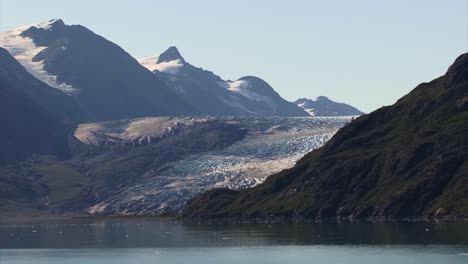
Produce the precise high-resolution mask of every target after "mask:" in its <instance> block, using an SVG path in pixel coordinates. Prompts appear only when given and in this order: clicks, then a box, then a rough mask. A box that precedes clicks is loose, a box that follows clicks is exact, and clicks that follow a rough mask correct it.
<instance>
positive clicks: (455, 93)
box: [183, 54, 468, 219]
mask: <svg viewBox="0 0 468 264" xmlns="http://www.w3.org/2000/svg"><path fill="white" fill-rule="evenodd" d="M467 91H468V54H464V55H462V56H460V57H459V58H458V59H457V60H456V62H455V63H454V64H453V65H452V66H451V67H450V69H449V70H448V72H447V74H446V75H444V76H443V77H440V78H438V79H435V80H433V81H431V82H429V83H423V84H421V85H419V86H418V87H416V88H415V89H414V90H413V91H412V92H410V93H409V94H408V95H406V96H405V97H403V98H401V99H400V100H399V101H398V102H397V103H395V104H394V105H392V106H388V107H383V108H381V109H378V110H376V111H374V112H372V113H370V114H368V115H364V116H361V117H359V118H357V119H356V120H354V121H353V122H352V123H351V124H349V125H347V126H345V127H344V128H342V129H341V130H340V131H339V132H338V133H337V134H336V135H335V136H334V137H333V138H332V139H331V140H330V141H329V142H328V143H327V144H326V145H325V146H324V147H322V148H321V149H319V150H316V151H313V152H311V153H310V154H308V155H306V156H305V157H304V158H303V159H301V160H300V161H299V162H298V163H297V164H296V166H295V167H293V168H291V169H289V170H285V171H283V172H281V173H279V174H276V175H273V176H270V177H269V178H268V179H267V180H266V182H265V183H263V184H261V185H259V186H256V187H254V188H252V189H248V190H241V191H233V190H226V189H215V190H211V191H208V192H207V193H205V194H203V195H201V196H199V197H197V198H195V199H193V200H191V201H190V202H189V203H188V205H187V207H186V209H185V211H184V214H183V216H184V217H186V218H195V219H200V218H201V219H218V218H263V219H264V218H294V219H303V218H325V217H337V216H339V217H353V218H382V217H387V218H388V217H389V218H407V217H409V218H412V217H447V216H449V217H457V216H461V217H467V216H468V162H467V157H468V140H467V135H468V122H467V120H468V112H467V111H460V109H464V107H465V106H464V105H465V103H464V99H463V100H461V101H460V98H465V96H466V93H467ZM457 101H459V102H460V103H459V107H458V108H457V107H456V102H457ZM460 107H461V108H460Z"/></svg>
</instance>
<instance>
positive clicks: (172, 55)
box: [156, 46, 185, 63]
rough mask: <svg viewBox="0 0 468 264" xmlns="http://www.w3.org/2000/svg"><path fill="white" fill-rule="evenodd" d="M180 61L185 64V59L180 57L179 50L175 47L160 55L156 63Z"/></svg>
mask: <svg viewBox="0 0 468 264" xmlns="http://www.w3.org/2000/svg"><path fill="white" fill-rule="evenodd" d="M175 60H180V62H182V63H185V60H184V58H183V57H182V55H180V52H179V50H178V49H177V48H176V47H175V46H171V47H169V48H168V49H167V50H166V51H164V52H163V53H161V55H159V57H158V60H157V62H156V63H162V62H170V61H175Z"/></svg>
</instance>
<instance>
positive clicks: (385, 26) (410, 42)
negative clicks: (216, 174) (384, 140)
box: [0, 0, 468, 112]
mask: <svg viewBox="0 0 468 264" xmlns="http://www.w3.org/2000/svg"><path fill="white" fill-rule="evenodd" d="M201 2H202V3H200V2H197V3H194V2H188V1H187V2H186V3H184V8H180V6H181V5H180V3H169V2H166V1H164V2H163V1H139V2H138V3H135V2H123V1H119V2H117V3H116V1H112V4H110V1H100V2H92V1H80V2H76V1H58V0H44V1H40V2H30V1H29V2H28V1H25V0H17V1H4V0H0V31H5V30H7V29H10V28H14V27H18V26H22V25H26V24H31V23H35V22H40V21H46V20H49V19H52V18H62V19H63V20H64V21H65V23H67V24H81V25H83V26H85V27H87V28H89V29H91V30H93V31H94V32H95V33H96V34H99V35H101V36H103V37H105V38H107V39H109V40H110V41H113V42H115V43H116V44H118V45H119V46H121V47H122V48H124V49H125V50H126V51H127V52H129V53H130V54H131V55H132V56H134V57H135V58H141V57H145V56H151V55H158V54H159V53H161V52H163V51H164V50H165V49H167V48H168V47H169V46H176V47H177V48H178V49H179V50H180V52H181V53H182V56H184V58H185V59H186V60H187V61H188V62H190V63H191V64H193V65H195V66H198V67H203V68H204V69H208V70H211V71H213V72H215V73H216V74H218V75H220V76H221V77H222V78H224V79H232V80H235V79H238V78H240V77H242V76H246V75H255V76H258V77H261V78H263V79H264V80H266V81H267V82H268V83H270V84H271V85H272V86H273V88H274V89H275V90H276V91H277V92H278V93H280V94H281V95H282V96H283V97H284V98H285V99H287V100H290V101H293V100H295V99H297V98H299V97H307V98H315V97H317V96H321V95H324V96H328V97H329V98H331V99H333V100H336V101H339V102H345V103H348V104H351V105H353V106H356V107H358V108H359V109H361V110H363V111H365V112H370V111H372V110H374V109H376V108H378V107H381V106H383V105H389V104H392V103H394V102H395V100H397V99H398V98H400V97H401V96H403V95H404V94H406V93H408V92H409V91H410V90H411V89H413V88H414V87H415V86H416V85H417V84H419V83H421V82H427V81H430V80H432V79H434V78H436V77H438V76H440V75H442V74H443V73H444V72H445V71H446V69H447V68H448V66H449V65H450V64H451V63H452V62H453V61H454V60H455V58H456V57H457V56H458V55H460V54H461V53H464V52H466V51H467V50H468V33H467V30H468V29H467V24H468V15H467V13H468V5H467V2H466V1H463V0H455V1H450V3H447V2H444V1H420V0H418V1H412V2H411V3H407V2H405V1H402V0H399V1H392V2H391V3H374V1H353V2H352V3H348V2H345V1H339V2H340V5H337V4H336V2H334V3H323V2H322V1H297V0H296V1H289V2H287V3H286V2H284V3H272V2H270V1H256V2H252V1H250V2H249V1H246V0H242V1H236V2H229V3H227V2H223V3H220V1H211V0H204V1H201ZM25 6H27V7H28V8H25Z"/></svg>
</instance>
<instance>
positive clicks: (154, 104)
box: [0, 19, 308, 122]
mask: <svg viewBox="0 0 468 264" xmlns="http://www.w3.org/2000/svg"><path fill="white" fill-rule="evenodd" d="M0 46H1V47H4V48H5V49H6V50H8V51H9V52H10V53H11V55H12V56H13V57H14V58H15V59H17V60H18V62H19V63H20V64H21V65H22V66H23V67H25V68H26V70H27V71H28V72H29V73H30V74H32V75H33V76H34V77H36V78H37V79H39V80H41V81H42V82H44V83H46V84H48V85H49V86H51V87H53V88H57V89H58V90H61V91H63V92H64V93H65V94H67V95H68V96H70V97H72V98H73V100H74V101H75V102H76V104H77V105H78V106H79V107H80V108H81V110H82V112H81V113H80V116H79V119H78V120H79V121H80V122H82V121H86V122H88V121H104V120H116V119H122V118H135V117H145V116H181V115H184V116H197V115H205V116H206V115H208V116H308V113H306V112H305V111H304V110H303V109H302V108H300V107H298V106H296V105H295V104H294V103H291V102H288V101H286V100H284V99H283V98H282V97H281V96H280V95H279V94H278V93H277V92H275V90H274V89H273V88H272V87H271V86H270V85H269V84H268V83H267V82H265V81H263V80H261V79H260V78H258V77H253V76H246V77H242V78H240V79H239V80H236V81H225V80H222V79H221V78H220V77H219V76H217V75H215V74H214V73H212V72H210V71H206V70H203V69H202V68H197V67H195V66H193V65H191V64H189V63H188V62H186V61H185V59H184V58H183V57H182V56H181V54H180V53H179V51H178V50H177V48H175V47H170V48H169V49H168V50H167V51H165V52H163V53H162V54H161V55H160V56H155V57H147V58H143V59H140V60H138V61H137V60H136V59H134V58H133V57H132V56H131V55H130V54H128V53H127V52H126V51H125V50H123V49H122V48H121V47H119V46H118V45H116V44H114V43H112V42H111V41H109V40H107V39H105V38H103V37H101V36H99V35H97V34H95V33H94V32H92V31H90V30H89V29H87V28H85V27H83V26H80V25H66V24H65V23H64V22H63V21H62V20H61V19H53V20H50V21H47V22H42V23H36V24H32V25H27V26H23V27H19V28H16V29H13V30H10V31H7V32H2V33H0Z"/></svg>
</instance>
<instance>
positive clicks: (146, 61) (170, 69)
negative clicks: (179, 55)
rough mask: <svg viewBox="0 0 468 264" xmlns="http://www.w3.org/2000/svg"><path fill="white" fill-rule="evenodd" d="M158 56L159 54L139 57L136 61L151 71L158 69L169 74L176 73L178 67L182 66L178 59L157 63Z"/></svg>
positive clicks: (182, 63)
mask: <svg viewBox="0 0 468 264" xmlns="http://www.w3.org/2000/svg"><path fill="white" fill-rule="evenodd" d="M158 58H159V56H150V57H145V58H141V59H139V60H138V62H139V63H140V64H141V65H143V67H145V68H147V69H148V70H150V71H152V72H155V71H158V72H163V73H169V74H177V73H178V72H179V70H180V68H182V67H183V66H184V62H183V61H182V60H180V59H177V60H173V61H164V62H161V63H157V61H158Z"/></svg>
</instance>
